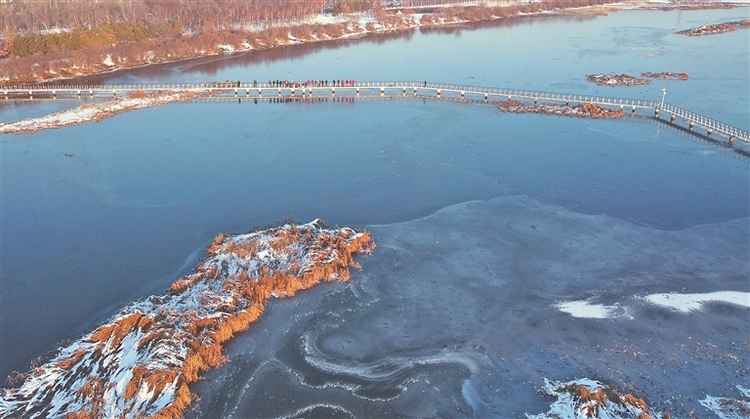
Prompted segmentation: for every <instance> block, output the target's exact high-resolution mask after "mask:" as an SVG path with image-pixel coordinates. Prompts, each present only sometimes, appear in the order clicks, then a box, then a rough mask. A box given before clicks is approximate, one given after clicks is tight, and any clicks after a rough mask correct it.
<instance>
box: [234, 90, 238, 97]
mask: <svg viewBox="0 0 750 419" xmlns="http://www.w3.org/2000/svg"><path fill="white" fill-rule="evenodd" d="M237 93H238V91H237V89H234V97H237Z"/></svg>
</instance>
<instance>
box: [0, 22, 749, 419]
mask: <svg viewBox="0 0 750 419" xmlns="http://www.w3.org/2000/svg"><path fill="white" fill-rule="evenodd" d="M747 13H748V11H747V8H740V9H730V10H711V11H669V12H664V11H624V12H618V13H612V14H610V15H608V16H597V17H585V18H584V17H548V18H538V19H533V20H532V19H516V20H512V21H508V22H498V23H488V24H480V25H475V26H470V27H466V28H450V29H434V30H428V31H414V32H409V33H407V34H398V35H379V36H373V37H370V38H365V39H361V40H357V41H353V42H349V43H331V44H327V45H319V46H295V47H288V48H280V49H277V50H271V51H263V52H252V53H247V54H243V55H236V56H222V57H212V58H204V59H198V60H192V61H187V62H183V63H178V64H170V65H163V66H157V67H150V68H142V69H136V70H130V71H125V72H121V73H115V74H110V75H107V76H100V77H96V78H89V79H88V80H87V81H88V82H99V81H105V82H108V83H137V82H175V83H177V82H203V81H208V80H242V81H251V80H254V79H255V80H259V81H261V80H262V81H266V80H269V79H294V80H307V79H334V78H335V79H340V78H344V79H356V80H389V79H391V80H406V79H414V80H422V79H426V80H429V81H435V82H446V83H463V84H475V85H482V86H497V87H515V88H523V89H535V90H548V91H557V92H563V93H581V94H600V95H605V96H617V97H628V98H636V99H648V100H658V99H661V96H662V89H663V88H666V89H667V99H668V101H669V102H670V103H673V104H675V105H678V106H680V107H683V108H685V109H689V110H691V111H694V112H698V113H701V114H704V115H706V116H709V117H712V118H715V119H717V120H719V121H722V122H726V123H729V124H732V125H735V126H737V127H739V128H742V129H745V130H747V129H749V128H750V114H749V112H750V110H749V109H750V106H748V103H749V102H748V100H749V99H748V94H749V92H750V81H749V78H748V74H750V65H749V64H748V57H749V56H750V46H749V45H750V44H749V43H748V42H747V41H748V32H747V30H746V29H745V30H738V31H736V32H730V33H726V34H721V35H712V36H704V37H698V38H692V37H685V36H681V35H676V34H675V32H677V31H679V30H683V29H689V28H693V27H696V26H700V25H704V24H710V23H719V22H725V21H736V20H739V19H742V18H747ZM645 71H654V72H660V71H672V72H686V73H688V74H689V75H690V79H688V80H684V81H660V80H656V81H654V82H652V84H650V85H646V86H638V87H631V88H625V87H621V88H610V87H600V86H596V85H594V84H590V83H587V82H586V81H585V75H586V74H592V73H600V72H601V73H618V74H620V73H627V74H633V75H639V74H640V73H641V72H645ZM71 105H73V103H72V102H59V103H58V102H44V103H41V104H35V105H29V104H10V103H0V111H1V112H2V113H1V114H0V117H1V118H2V121H3V122H6V121H12V120H18V119H22V118H26V117H31V116H37V115H43V114H47V113H49V112H51V111H54V110H57V109H61V108H62V107H66V106H71ZM0 146H1V147H2V153H1V154H0V159H1V163H2V165H1V168H0V170H1V174H2V178H1V186H2V190H1V193H2V200H1V201H0V207H1V209H2V217H0V223H1V224H2V225H1V227H2V230H1V232H0V235H1V236H2V241H1V242H0V246H1V248H0V254H1V255H2V256H1V257H2V260H1V264H0V280H1V281H2V282H1V283H0V291H1V292H2V294H1V295H0V301H1V302H2V306H1V308H0V310H2V312H1V313H0V314H1V316H0V334H1V335H0V342H1V344H2V348H1V349H2V357H1V359H0V376H3V377H5V376H6V375H8V374H10V373H11V371H13V370H19V371H23V370H27V369H28V366H29V361H30V360H32V359H34V358H36V357H38V356H40V355H43V354H44V353H45V352H47V351H50V350H52V349H54V348H55V345H56V343H58V342H60V341H62V340H64V339H67V338H72V339H75V338H76V337H78V336H79V335H80V334H81V333H83V332H84V331H87V330H90V329H91V328H92V327H94V326H95V325H96V324H97V323H98V322H100V321H102V320H105V319H106V318H107V317H108V316H109V315H111V314H112V313H113V312H114V310H115V309H116V307H117V306H118V305H121V304H126V303H128V302H131V301H133V300H136V299H138V298H140V297H143V296H148V295H151V294H155V293H161V292H163V290H165V289H166V288H168V286H169V284H170V283H171V282H172V281H173V280H174V279H176V278H177V277H178V276H179V275H181V274H183V273H186V272H189V271H190V270H191V268H193V267H194V266H195V265H196V264H197V262H198V259H199V258H200V257H201V256H202V255H203V253H204V251H205V246H206V245H207V244H208V243H209V242H210V241H211V239H212V238H213V237H214V236H216V234H218V233H220V232H245V231H249V230H251V229H254V228H256V227H261V226H266V225H269V224H275V223H278V222H280V221H283V220H284V219H286V218H289V217H291V218H293V219H294V220H297V221H300V222H308V221H310V220H312V219H315V218H322V219H323V220H325V221H326V223H328V224H330V225H341V226H351V227H360V228H366V229H367V230H368V231H370V232H371V234H372V236H373V238H374V240H375V242H376V243H377V244H378V248H377V250H376V251H375V252H374V253H373V255H372V256H370V257H366V258H361V259H360V261H361V264H362V268H363V269H362V271H361V272H355V273H354V275H353V277H352V280H351V282H350V283H349V284H346V285H344V284H337V285H332V284H326V285H322V286H319V287H318V288H316V289H313V290H311V291H309V292H305V293H302V294H300V295H298V296H296V297H295V298H294V299H292V300H283V301H282V300H280V301H277V302H275V303H274V304H272V305H271V306H270V307H269V308H268V310H267V313H266V315H265V316H264V317H262V318H261V320H260V321H259V322H258V323H257V325H256V326H255V327H253V328H252V329H251V331H249V332H248V333H245V334H243V335H241V336H239V337H237V338H236V339H235V340H234V341H232V342H231V343H230V345H229V346H228V348H227V355H228V356H229V358H230V359H231V361H230V362H229V363H228V364H227V365H225V366H224V367H222V368H221V369H219V370H217V371H215V372H212V373H209V374H208V375H207V376H208V379H206V380H204V381H202V382H199V383H198V384H197V385H195V386H194V390H195V391H196V392H197V393H198V395H199V396H200V397H201V402H200V406H199V412H201V413H203V414H205V416H207V417H229V416H230V415H233V417H256V416H261V417H282V416H289V415H292V416H294V415H297V416H305V415H316V414H318V415H329V416H330V415H340V416H341V417H349V416H356V417H373V416H380V417H383V416H384V417H393V416H400V415H403V416H420V417H424V416H475V417H490V416H495V417H498V416H508V417H518V416H520V415H522V414H524V413H528V414H540V413H543V412H546V411H547V409H548V408H549V405H550V402H551V400H552V398H551V397H548V396H544V397H543V396H541V395H540V393H539V390H540V389H541V388H542V387H543V386H544V378H548V379H552V380H557V381H567V380H572V379H578V378H583V377H588V378H592V379H596V380H599V381H602V382H605V383H607V384H608V385H611V386H613V387H615V388H618V389H622V390H627V391H628V392H632V393H634V394H636V395H637V396H638V397H643V398H644V399H645V400H646V402H647V403H649V405H650V406H652V407H653V409H654V410H655V411H657V412H661V411H669V412H670V413H671V414H672V415H673V417H687V416H688V413H689V412H690V411H691V410H693V409H695V412H696V415H697V416H698V417H712V416H710V415H712V414H711V413H708V412H707V410H706V407H705V406H704V405H703V404H701V403H700V402H699V400H702V399H704V398H705V397H706V396H722V397H733V398H738V397H739V396H740V393H739V391H740V390H738V388H737V386H738V385H739V386H741V387H743V388H748V387H750V379H749V378H748V375H747V370H746V367H747V365H746V364H747V362H746V361H747V359H748V357H749V356H750V320H749V319H750V316H748V307H747V305H748V303H750V302H748V301H746V300H747V298H748V294H747V293H748V292H750V262H749V261H750V244H749V243H748V237H750V218H749V217H750V164H749V163H748V161H747V160H742V159H741V158H738V157H737V156H736V155H735V153H732V152H731V151H728V150H726V149H725V148H722V147H719V146H715V145H711V144H709V143H706V142H704V141H701V140H698V139H697V138H695V137H692V136H690V135H687V134H684V133H682V132H680V131H676V130H673V129H670V128H667V127H665V126H657V124H656V123H655V122H653V121H650V120H646V119H630V118H626V119H622V120H580V119H572V118H560V117H549V116H539V115H511V114H503V113H501V112H499V111H498V110H497V109H495V108H494V107H493V106H489V105H482V104H458V103H448V102H432V101H422V100H361V101H354V102H333V101H325V102H314V103H310V102H296V103H287V104H272V103H269V102H265V101H261V102H260V103H258V104H253V103H252V102H250V101H243V102H242V103H238V102H226V101H224V102H196V103H179V104H171V105H167V106H163V107H160V108H153V109H144V110H139V111H135V112H131V113H127V114H123V115H120V116H117V117H115V118H110V119H106V120H102V121H100V122H97V123H92V124H86V125H81V126H76V127H70V128H64V129H59V130H51V131H45V132H41V133H37V134H29V135H17V136H15V135H3V136H2V138H0ZM718 292H733V293H739V294H731V295H739V300H738V301H739V302H738V301H737V300H733V299H731V298H719V297H705V295H709V293H718ZM665 293H676V294H680V295H685V294H691V295H694V298H693V299H694V300H696V299H697V300H712V299H713V300H728V301H730V302H716V301H714V302H709V303H705V304H702V305H697V306H696V307H697V309H695V310H691V311H681V310H679V309H675V308H670V307H669V306H668V305H666V304H665V300H668V299H669V298H670V297H664V296H663V295H662V294H665ZM710 295H714V296H716V295H722V296H723V295H725V294H710ZM660 296H661V297H660ZM701 296H703V297H701ZM671 298H673V299H674V298H677V295H672V297H671ZM571 307H573V308H575V307H578V308H580V307H584V308H583V309H582V310H583V313H582V312H581V311H576V310H574V309H573V308H571Z"/></svg>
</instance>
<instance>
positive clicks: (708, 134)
mask: <svg viewBox="0 0 750 419" xmlns="http://www.w3.org/2000/svg"><path fill="white" fill-rule="evenodd" d="M713 133H714V130H713V129H711V128H709V129H708V132H706V137H711V134H713Z"/></svg>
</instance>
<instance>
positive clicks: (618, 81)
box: [586, 73, 651, 87]
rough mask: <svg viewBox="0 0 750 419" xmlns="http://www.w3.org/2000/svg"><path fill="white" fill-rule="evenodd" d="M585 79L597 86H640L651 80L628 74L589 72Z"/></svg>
mask: <svg viewBox="0 0 750 419" xmlns="http://www.w3.org/2000/svg"><path fill="white" fill-rule="evenodd" d="M586 81H588V82H591V83H596V84H598V85H599V86H611V87H616V86H640V85H642V84H649V83H651V80H649V79H641V78H638V77H635V76H631V75H629V74H603V73H599V74H589V75H587V76H586Z"/></svg>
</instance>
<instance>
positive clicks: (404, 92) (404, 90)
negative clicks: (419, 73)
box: [401, 87, 406, 96]
mask: <svg viewBox="0 0 750 419" xmlns="http://www.w3.org/2000/svg"><path fill="white" fill-rule="evenodd" d="M401 96H406V87H404V89H403V90H402V91H401Z"/></svg>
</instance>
